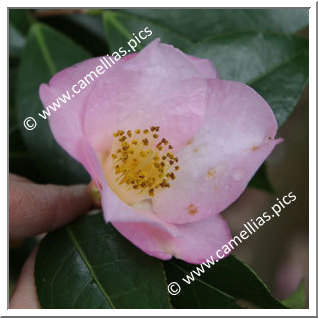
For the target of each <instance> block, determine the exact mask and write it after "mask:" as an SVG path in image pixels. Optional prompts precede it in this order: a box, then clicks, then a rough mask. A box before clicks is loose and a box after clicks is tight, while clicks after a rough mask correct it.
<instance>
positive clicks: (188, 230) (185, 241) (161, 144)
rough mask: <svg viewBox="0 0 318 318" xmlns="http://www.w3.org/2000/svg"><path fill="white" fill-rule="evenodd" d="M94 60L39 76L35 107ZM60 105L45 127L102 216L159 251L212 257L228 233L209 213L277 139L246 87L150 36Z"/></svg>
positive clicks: (261, 104)
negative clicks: (92, 190) (86, 182)
mask: <svg viewBox="0 0 318 318" xmlns="http://www.w3.org/2000/svg"><path fill="white" fill-rule="evenodd" d="M100 63H101V62H100V58H95V59H90V60H87V61H84V62H82V63H79V64H77V65H75V66H73V67H70V68H67V69H65V70H63V71H61V72H59V73H58V74H56V75H55V76H54V77H53V78H52V79H51V81H50V83H49V85H46V84H42V85H41V87H40V97H41V100H42V102H43V103H44V105H45V106H48V105H49V104H50V105H51V106H52V107H53V108H54V104H52V101H56V99H57V98H58V97H59V96H62V95H63V93H65V92H66V90H67V89H70V88H71V87H72V86H73V85H74V84H76V83H79V80H80V79H81V78H84V77H85V76H88V74H91V72H92V71H93V70H95V69H96V67H97V66H98V65H100ZM62 106H63V104H60V107H57V109H56V111H53V110H52V109H51V116H49V120H50V127H51V129H52V132H53V135H54V137H55V138H56V140H57V141H58V143H59V144H60V145H61V146H62V147H63V148H64V149H65V150H66V151H67V152H68V153H69V154H70V155H72V156H73V157H74V158H76V159H77V160H78V161H79V162H81V163H82V164H83V166H84V167H85V168H86V170H87V171H88V172H89V174H90V175H91V177H92V179H93V181H94V183H95V184H96V186H97V189H98V190H99V192H100V199H101V205H102V208H103V213H104V218H105V220H106V222H111V223H112V224H113V225H114V226H115V227H116V228H117V230H118V231H119V232H120V233H122V235H124V236H125V237H126V238H127V239H129V240H130V241H131V242H132V243H133V244H135V245H136V246H138V247H139V248H140V249H142V250H143V251H144V252H146V253H148V254H150V255H153V256H155V257H158V258H161V259H169V258H171V257H172V256H175V257H177V258H180V259H183V260H186V261H188V262H190V263H200V262H203V261H206V259H207V258H209V257H210V256H213V257H214V259H216V258H215V252H216V250H217V249H220V248H222V245H224V244H226V243H227V242H228V241H229V240H230V239H231V234H230V230H229V228H228V225H227V224H226V222H225V221H224V220H223V218H222V217H221V216H220V215H216V214H217V213H219V212H221V211H223V210H224V209H225V208H226V207H227V206H229V205H230V204H231V203H233V202H234V201H235V200H236V199H237V198H238V196H239V195H240V194H241V193H242V192H243V191H244V189H245V188H246V186H247V184H248V182H249V180H250V179H251V177H252V176H253V174H254V173H255V172H256V171H257V169H258V168H259V166H260V165H261V164H262V162H263V161H264V160H265V159H266V157H267V156H268V155H269V154H270V153H271V151H272V150H273V149H274V147H275V145H276V144H277V143H278V142H279V141H280V140H275V139H274V138H275V135H276V132H277V123H276V120H275V117H274V114H273V112H272V110H271V108H270V107H269V105H268V104H267V103H266V102H265V101H264V99H263V98H262V97H261V96H260V95H259V94H257V93H256V92H255V91H254V90H253V89H252V88H250V87H248V86H246V85H244V84H241V83H235V82H229V81H223V80H219V79H218V74H217V72H216V70H215V68H214V66H213V64H212V63H211V62H210V61H208V60H203V59H199V58H196V57H192V56H189V55H186V54H184V53H182V52H181V51H180V50H178V49H175V48H173V47H172V46H170V45H166V44H161V43H160V42H159V40H158V39H157V40H155V41H153V42H152V43H151V44H149V45H148V46H147V47H146V48H145V49H143V50H142V51H141V52H140V53H135V54H131V55H127V56H125V57H123V58H121V59H120V60H119V61H117V62H116V63H115V65H113V66H112V67H111V68H110V69H108V70H107V71H105V74H103V75H101V76H100V77H99V78H98V79H95V80H94V81H92V83H90V85H89V86H87V87H85V89H83V90H82V91H81V92H80V93H79V94H78V95H76V96H74V98H71V99H70V100H68V102H67V105H64V107H62ZM52 107H51V108H52ZM55 107H56V105H55ZM223 254H224V253H223ZM225 256H226V255H224V257H225Z"/></svg>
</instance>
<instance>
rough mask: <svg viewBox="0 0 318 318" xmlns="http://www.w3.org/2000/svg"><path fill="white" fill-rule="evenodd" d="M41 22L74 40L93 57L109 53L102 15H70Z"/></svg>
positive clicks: (53, 17)
mask: <svg viewBox="0 0 318 318" xmlns="http://www.w3.org/2000/svg"><path fill="white" fill-rule="evenodd" d="M41 22H43V23H46V24H48V25H50V26H51V27H53V28H54V29H56V30H59V31H61V32H63V33H64V35H66V36H68V37H70V38H72V39H73V40H74V41H75V42H76V43H78V44H80V45H81V46H83V47H84V48H85V49H86V50H87V51H88V52H90V53H91V54H92V55H93V56H102V55H106V53H107V52H108V51H109V50H108V47H107V44H106V41H105V32H104V27H103V22H102V17H101V15H99V16H91V15H87V14H70V15H65V16H63V15H57V16H45V17H42V18H41Z"/></svg>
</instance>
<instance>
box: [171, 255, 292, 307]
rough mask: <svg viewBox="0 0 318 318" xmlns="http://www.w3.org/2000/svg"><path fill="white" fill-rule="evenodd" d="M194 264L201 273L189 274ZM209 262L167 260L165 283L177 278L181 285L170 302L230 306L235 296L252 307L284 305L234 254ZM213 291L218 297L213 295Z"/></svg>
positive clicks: (194, 267) (174, 280)
mask: <svg viewBox="0 0 318 318" xmlns="http://www.w3.org/2000/svg"><path fill="white" fill-rule="evenodd" d="M197 266H199V268H202V269H203V270H204V273H203V274H202V273H201V275H200V277H197V275H195V274H193V273H192V275H191V274H189V273H190V272H191V271H193V270H196V267H197ZM210 266H211V268H207V267H205V266H202V267H200V265H191V264H187V263H185V262H182V261H176V260H172V261H170V262H167V263H166V266H165V269H166V274H167V280H168V283H170V282H177V283H178V284H179V285H180V287H181V291H180V293H179V294H178V295H176V296H171V301H172V304H173V305H174V306H175V307H176V308H200V307H198V306H201V305H202V304H203V306H205V307H204V308H233V307H234V303H233V301H234V299H235V300H240V302H242V301H244V303H249V304H252V305H253V306H254V307H255V306H257V307H260V308H286V307H285V306H284V305H283V304H282V303H281V302H280V301H279V300H278V299H276V298H275V297H274V296H272V295H271V293H270V291H269V289H268V288H267V286H266V285H265V284H264V283H263V282H262V281H261V279H260V278H259V277H258V276H257V275H256V274H255V273H254V272H253V270H252V269H250V268H249V267H248V266H247V265H246V264H244V263H243V262H242V261H240V260H239V259H238V258H236V257H235V256H232V255H230V256H228V257H227V258H225V259H222V260H221V261H220V262H218V263H216V264H215V265H214V266H213V265H212V264H211V265H210ZM187 275H188V277H187ZM190 277H192V278H194V279H195V281H194V282H192V283H190V284H188V283H187V282H191V281H192V279H191V278H190ZM182 278H184V279H185V281H183V280H182ZM186 281H187V282H186ZM192 289H193V290H192ZM221 294H223V295H224V297H227V298H228V305H229V306H230V307H224V301H225V300H226V298H223V299H222V298H221V296H220V295H221ZM196 295H197V296H200V297H197V296H196ZM216 295H217V296H218V297H215V296H216ZM232 306H233V307H232Z"/></svg>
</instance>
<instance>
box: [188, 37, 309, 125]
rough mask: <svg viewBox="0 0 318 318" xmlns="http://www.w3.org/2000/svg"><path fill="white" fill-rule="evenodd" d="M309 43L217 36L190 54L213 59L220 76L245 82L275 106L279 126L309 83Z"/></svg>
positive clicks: (204, 42) (282, 38) (297, 40)
mask: <svg viewBox="0 0 318 318" xmlns="http://www.w3.org/2000/svg"><path fill="white" fill-rule="evenodd" d="M307 52H308V40H306V39H304V38H301V37H296V36H289V35H280V34H267V33H258V32H246V33H245V32H244V33H234V34H231V35H224V36H217V37H212V38H210V39H207V40H204V41H202V42H200V43H197V44H195V45H194V46H193V47H192V48H191V49H189V53H191V54H193V55H196V56H198V57H201V58H209V59H210V60H211V61H213V63H214V65H215V66H216V68H217V70H218V72H219V74H220V77H221V78H222V79H226V80H233V81H239V82H245V83H247V84H249V85H251V86H252V87H254V88H255V89H256V91H258V92H259V93H260V94H261V95H262V96H263V97H264V98H265V100H266V101H267V102H268V103H269V104H270V105H271V107H272V108H273V111H274V113H275V115H276V118H277V121H278V124H279V125H282V124H283V123H284V122H285V121H286V119H287V117H288V116H289V115H290V114H291V112H292V111H293V110H294V108H295V106H296V104H297V102H298V100H299V98H300V96H301V93H302V91H303V88H304V86H305V85H306V83H307V82H308V53H307Z"/></svg>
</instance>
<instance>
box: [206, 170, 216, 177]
mask: <svg viewBox="0 0 318 318" xmlns="http://www.w3.org/2000/svg"><path fill="white" fill-rule="evenodd" d="M215 175H216V171H215V169H212V170H209V171H208V175H207V176H208V178H214V177H215Z"/></svg>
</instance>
